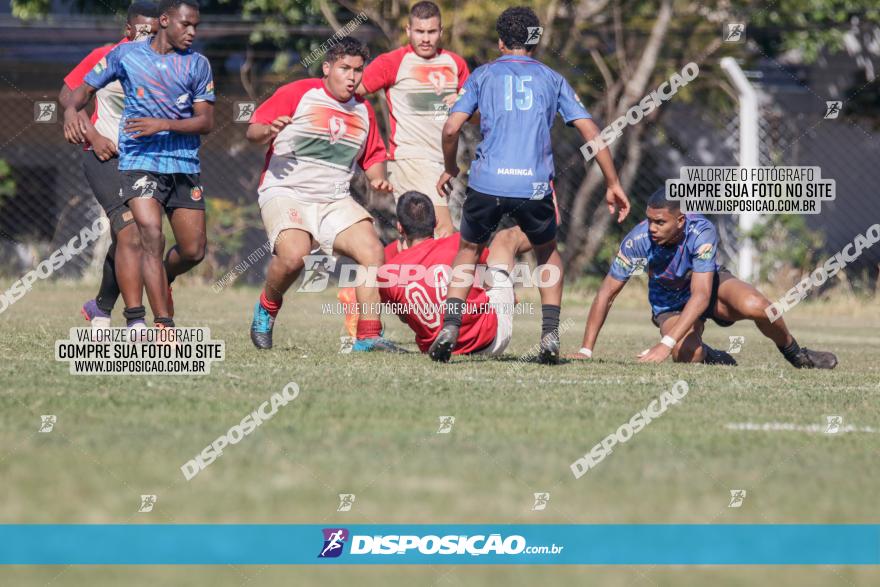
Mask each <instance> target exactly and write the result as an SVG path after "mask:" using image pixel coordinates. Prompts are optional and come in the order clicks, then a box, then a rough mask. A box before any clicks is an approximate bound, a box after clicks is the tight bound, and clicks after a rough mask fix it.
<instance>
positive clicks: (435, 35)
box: [358, 2, 468, 237]
mask: <svg viewBox="0 0 880 587" xmlns="http://www.w3.org/2000/svg"><path fill="white" fill-rule="evenodd" d="M442 34H443V25H442V24H441V22H440V9H439V8H438V7H437V5H436V4H434V3H433V2H417V3H416V4H413V6H412V8H411V9H410V14H409V21H408V22H407V24H406V36H407V39H408V40H409V43H408V44H407V45H406V46H404V47H401V48H399V49H395V50H394V51H390V52H388V53H383V54H382V55H379V56H378V57H376V59H374V60H373V61H372V62H371V63H370V64H369V65H368V66H367V67H366V69H365V70H364V78H363V82H362V83H361V85H360V86H359V87H358V93H359V94H372V93H373V92H376V91H378V90H385V98H386V100H387V102H388V113H389V114H390V116H391V130H390V133H389V136H388V138H389V142H390V143H391V146H390V149H389V151H390V152H389V161H388V180H389V181H390V182H391V185H393V186H394V196H395V197H396V198H399V197H400V195H401V194H403V193H404V192H407V191H410V190H414V191H419V192H422V193H424V194H425V195H426V196H428V197H429V198H431V201H432V202H433V203H434V213H435V214H436V215H437V231H436V236H438V237H441V236H449V235H451V234H452V233H453V232H455V227H454V226H453V224H452V216H450V214H449V206H448V204H447V201H446V198H443V197H441V196H439V195H437V193H436V190H435V189H434V184H435V182H436V181H437V178H438V177H439V176H440V174H441V173H443V153H442V151H441V150H440V133H441V131H442V130H443V123H444V122H445V121H446V112H447V110H448V108H449V106H451V105H452V104H453V102H455V95H456V93H457V92H458V90H460V89H461V87H462V85H464V82H465V80H466V79H467V77H468V67H467V64H466V63H465V61H464V59H462V58H461V57H460V56H459V55H457V54H455V53H453V52H452V51H448V50H446V49H443V48H441V47H440V37H441V36H442Z"/></svg>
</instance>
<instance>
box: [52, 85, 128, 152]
mask: <svg viewBox="0 0 880 587" xmlns="http://www.w3.org/2000/svg"><path fill="white" fill-rule="evenodd" d="M73 92H74V90H71V89H70V87H68V85H67V84H63V85H62V86H61V91H60V92H59V93H58V103H59V104H61V107H62V108H64V113H65V116H66V115H67V108H68V106H70V105H72V104H73V103H74V101H73ZM77 116H78V118H79V124H78V125H74V126H75V127H76V126H78V130H79V131H80V132H79V133H74V134H71V135H68V132H67V124H66V121H65V125H64V138H66V139H67V142H69V143H72V144H75V145H80V144H82V143H84V142H86V141H88V143H89V144H90V145H91V146H92V150H93V151H94V152H95V155H97V156H98V159H100V160H101V161H107V160H109V159H111V158H113V157H115V156H116V155H117V154H118V151H117V149H116V145H115V144H114V143H113V141H111V140H110V139H108V138H107V137H105V136H104V135H102V134H101V133H99V132H98V131H97V130H96V129H95V127H94V126H93V125H92V121H91V120H89V116H88V114H86V111H85V110H78V111H77ZM81 139H84V140H81Z"/></svg>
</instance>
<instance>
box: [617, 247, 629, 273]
mask: <svg viewBox="0 0 880 587" xmlns="http://www.w3.org/2000/svg"><path fill="white" fill-rule="evenodd" d="M614 265H615V266H616V267H617V268H618V269H622V270H623V271H625V272H627V273H629V271H630V269H632V263H630V261H629V259H628V258H627V257H626V255H624V254H623V253H621V252H620V251H618V252H617V257H615V258H614Z"/></svg>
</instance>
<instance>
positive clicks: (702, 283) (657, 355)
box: [639, 272, 715, 363]
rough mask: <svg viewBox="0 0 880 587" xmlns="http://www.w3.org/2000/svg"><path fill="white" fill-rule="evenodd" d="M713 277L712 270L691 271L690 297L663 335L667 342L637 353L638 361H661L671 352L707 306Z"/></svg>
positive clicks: (710, 296) (710, 295)
mask: <svg viewBox="0 0 880 587" xmlns="http://www.w3.org/2000/svg"><path fill="white" fill-rule="evenodd" d="M714 278H715V273H714V272H705V273H691V297H690V299H689V300H688V301H687V303H686V304H685V305H684V308H682V310H681V314H679V316H678V320H677V321H676V323H675V326H673V327H672V330H670V331H669V332H668V333H667V334H666V335H665V336H664V337H663V340H664V341H667V342H668V344H667V343H666V342H662V341H661V342H658V343H657V344H655V345H654V346H653V347H651V348H650V349H648V350H647V351H645V352H643V353H642V354H641V355H639V362H640V363H662V362H663V361H665V360H666V358H667V357H669V355H671V354H672V349H673V347H675V346H676V345H677V344H678V343H679V342H681V340H682V339H683V338H684V337H685V336H686V335H687V333H688V332H690V331H691V328H693V326H694V323H696V321H697V320H698V319H699V318H700V316H701V315H702V314H703V312H705V311H706V308H708V307H709V301H710V300H711V298H712V280H713V279H714Z"/></svg>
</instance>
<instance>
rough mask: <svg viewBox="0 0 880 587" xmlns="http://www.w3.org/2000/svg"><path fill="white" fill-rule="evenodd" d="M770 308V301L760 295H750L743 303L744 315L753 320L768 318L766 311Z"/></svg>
mask: <svg viewBox="0 0 880 587" xmlns="http://www.w3.org/2000/svg"><path fill="white" fill-rule="evenodd" d="M769 307H770V300H768V299H767V298H765V297H764V296H763V295H761V294H759V293H753V294H750V295H749V296H748V297H746V298H745V299H744V300H743V302H742V309H743V314H745V315H746V317H748V318H751V319H752V320H760V319H762V318H766V317H767V314H766V313H765V311H766V310H767V308H769Z"/></svg>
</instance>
